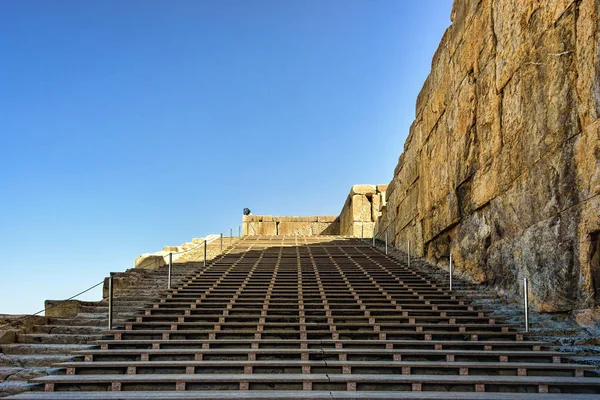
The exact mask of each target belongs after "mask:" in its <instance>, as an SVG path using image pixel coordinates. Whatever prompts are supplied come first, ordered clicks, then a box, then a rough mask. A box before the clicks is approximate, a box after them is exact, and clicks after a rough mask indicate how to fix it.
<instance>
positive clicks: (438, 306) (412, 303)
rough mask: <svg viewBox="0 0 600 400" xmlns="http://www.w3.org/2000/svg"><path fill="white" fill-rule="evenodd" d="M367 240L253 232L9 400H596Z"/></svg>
mask: <svg viewBox="0 0 600 400" xmlns="http://www.w3.org/2000/svg"><path fill="white" fill-rule="evenodd" d="M457 286H458V289H457V290H456V291H454V292H449V290H448V287H447V286H446V284H445V283H440V282H436V281H434V280H432V279H430V278H428V277H427V275H423V274H420V273H419V272H417V271H415V270H412V269H409V268H408V267H407V265H406V263H404V262H402V261H399V260H397V259H395V258H393V257H391V256H387V255H385V254H383V253H382V252H381V251H380V250H378V249H376V248H373V247H371V246H370V245H369V243H366V242H364V241H360V240H358V239H345V238H340V237H301V236H295V237H282V236H273V237H266V236H250V237H245V238H244V239H243V240H240V241H239V242H237V243H236V244H235V245H234V246H232V247H231V248H230V249H228V251H227V252H226V253H225V254H223V255H221V256H219V257H217V258H216V259H215V260H214V261H213V262H211V263H209V265H207V266H206V267H203V266H201V265H198V270H197V272H196V273H195V274H194V275H193V276H192V277H191V278H190V279H189V280H187V281H185V282H182V283H181V284H180V285H179V286H178V287H177V288H174V289H172V290H170V291H168V293H166V294H164V295H163V296H162V298H160V299H159V300H158V301H157V302H156V303H154V304H152V305H150V306H148V307H146V308H145V310H144V311H143V313H141V314H140V315H138V316H136V317H135V318H132V319H131V320H129V321H127V322H125V323H124V326H123V328H122V329H117V330H114V331H110V332H107V333H108V334H109V336H108V337H107V338H106V339H102V340H97V341H96V343H97V346H96V347H94V348H82V349H80V350H79V351H78V352H77V353H76V354H79V355H80V358H79V359H77V360H73V361H67V362H63V363H60V364H58V365H57V366H58V367H60V368H62V369H61V371H62V373H61V374H58V375H48V376H42V377H38V378H35V379H32V381H31V382H32V383H37V384H43V388H44V391H39V392H27V393H22V394H19V395H16V396H13V397H11V399H12V398H14V399H159V398H160V399H183V398H186V399H233V398H242V399H292V398H293V399H338V398H339V399H352V398H363V399H384V398H395V399H515V398H519V399H530V398H531V399H533V398H535V399H540V398H555V399H598V398H600V395H599V394H600V378H597V377H596V375H595V373H594V372H593V370H592V369H590V368H592V367H590V366H586V365H581V364H575V363H571V362H569V360H568V359H566V358H565V357H564V355H563V354H561V353H559V352H556V351H551V350H549V349H548V346H547V345H546V344H545V343H544V342H539V341H531V340H527V335H526V334H524V333H522V332H520V330H519V329H520V328H519V327H518V326H514V325H511V324H507V323H504V322H503V321H502V320H500V319H498V318H496V317H492V316H490V315H489V313H488V312H487V311H488V310H485V309H478V308H477V307H474V306H473V305H471V304H470V301H469V298H466V297H465V295H466V294H468V293H469V292H468V291H467V290H466V289H467V288H466V287H463V289H465V290H461V286H460V284H457Z"/></svg>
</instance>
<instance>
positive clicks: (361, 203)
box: [340, 185, 387, 238]
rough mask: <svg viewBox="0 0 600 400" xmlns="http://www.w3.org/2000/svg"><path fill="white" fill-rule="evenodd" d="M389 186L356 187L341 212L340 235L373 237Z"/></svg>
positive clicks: (351, 191)
mask: <svg viewBox="0 0 600 400" xmlns="http://www.w3.org/2000/svg"><path fill="white" fill-rule="evenodd" d="M386 190H387V185H354V186H352V189H350V194H348V197H347V198H346V202H345V203H344V207H343V208H342V211H341V212H340V234H341V235H345V236H354V237H369V238H370V237H373V230H374V227H375V221H376V220H377V218H378V217H379V215H380V214H381V212H380V209H381V206H382V204H384V203H385V194H386Z"/></svg>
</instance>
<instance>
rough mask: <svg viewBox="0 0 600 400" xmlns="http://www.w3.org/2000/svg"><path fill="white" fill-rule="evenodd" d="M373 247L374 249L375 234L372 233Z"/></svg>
mask: <svg viewBox="0 0 600 400" xmlns="http://www.w3.org/2000/svg"><path fill="white" fill-rule="evenodd" d="M373 247H375V232H373Z"/></svg>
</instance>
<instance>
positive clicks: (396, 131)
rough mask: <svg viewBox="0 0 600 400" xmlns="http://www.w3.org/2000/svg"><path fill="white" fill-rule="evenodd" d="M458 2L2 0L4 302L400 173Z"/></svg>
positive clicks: (316, 206) (62, 293)
mask: <svg viewBox="0 0 600 400" xmlns="http://www.w3.org/2000/svg"><path fill="white" fill-rule="evenodd" d="M451 3H452V2H451V0H427V1H425V0H421V1H401V0H363V1H359V0H344V1H342V0H326V1H322V0H318V1H317V0H301V1H300V0H283V1H281V0H271V1H261V0H225V1H217V0H214V1H201V0H198V1H139V0H138V1H133V0H130V1H121V0H119V1H96V2H91V1H85V2H82V1H60V0H57V1H52V2H47V1H20V0H6V1H2V2H0V55H1V56H0V57H1V61H0V135H1V139H2V157H0V185H1V186H0V187H1V189H0V193H2V196H0V224H1V226H2V229H0V254H1V255H2V256H1V260H2V261H1V265H2V267H1V268H2V271H1V274H0V277H1V279H2V280H1V281H0V313H30V312H35V311H38V310H39V309H40V308H42V307H43V301H44V300H45V299H61V298H66V297H69V296H70V295H72V294H75V293H77V292H78V291H80V290H81V289H83V288H86V287H88V286H91V285H93V284H95V283H97V282H99V281H100V280H102V279H103V277H104V276H106V275H107V274H108V273H109V272H110V271H123V270H125V269H127V268H131V267H132V266H133V261H134V259H135V257H137V256H138V255H139V254H141V253H144V252H153V251H157V250H160V249H161V248H162V247H163V246H165V245H177V244H180V243H183V242H185V241H188V240H190V239H191V238H193V237H201V236H205V235H207V234H209V233H218V232H221V231H228V229H229V227H234V230H237V226H238V224H239V223H240V220H241V212H242V209H243V208H244V207H249V208H250V209H251V210H252V211H253V213H254V214H270V215H337V214H338V213H339V211H340V209H341V207H342V205H343V203H344V200H345V197H346V195H347V193H348V191H349V189H350V186H351V185H353V184H357V183H388V182H389V181H390V179H391V178H392V173H393V170H394V167H395V166H396V163H397V160H398V156H399V155H400V153H401V152H402V148H403V143H404V140H405V139H406V135H407V133H408V128H409V126H410V124H411V123H412V121H413V119H414V109H415V101H416V96H417V94H418V92H419V90H420V88H421V86H422V84H423V82H424V80H425V78H426V76H427V74H428V73H429V70H430V65H431V58H432V56H433V53H434V52H435V50H436V48H437V46H438V43H439V41H440V39H441V37H442V34H443V32H444V30H445V29H446V28H447V27H448V25H449V24H450V10H451ZM84 298H88V299H97V298H99V292H98V291H94V292H93V293H91V294H89V295H88V296H87V297H84Z"/></svg>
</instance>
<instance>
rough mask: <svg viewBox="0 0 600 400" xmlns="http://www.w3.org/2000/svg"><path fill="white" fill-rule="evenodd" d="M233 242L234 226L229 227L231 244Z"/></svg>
mask: <svg viewBox="0 0 600 400" xmlns="http://www.w3.org/2000/svg"><path fill="white" fill-rule="evenodd" d="M232 244H233V228H232V227H229V245H230V246H231V245H232Z"/></svg>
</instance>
